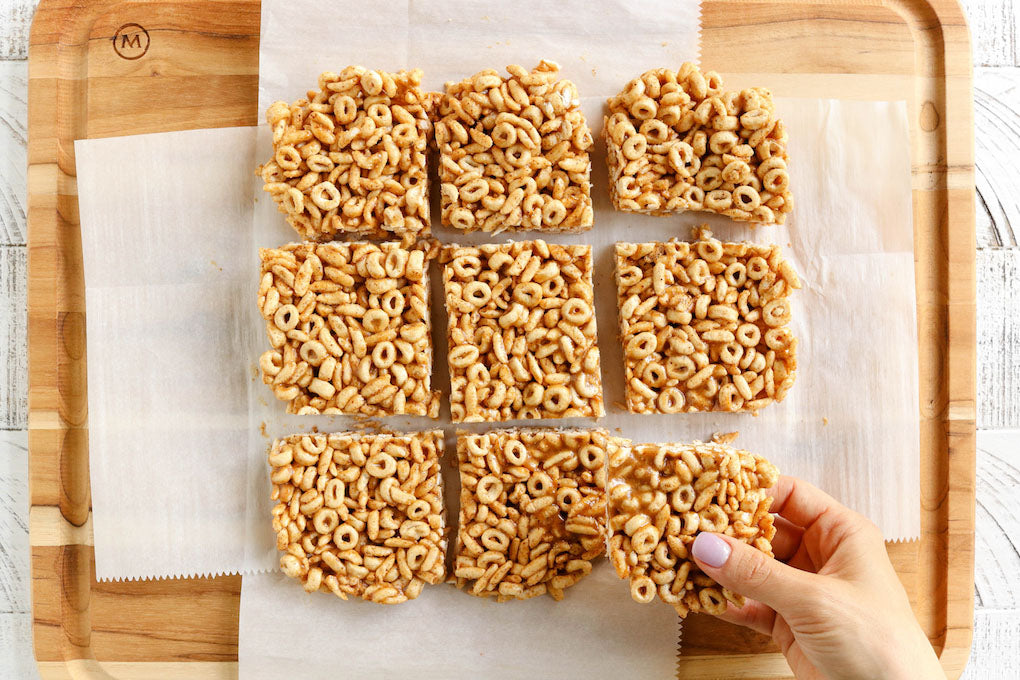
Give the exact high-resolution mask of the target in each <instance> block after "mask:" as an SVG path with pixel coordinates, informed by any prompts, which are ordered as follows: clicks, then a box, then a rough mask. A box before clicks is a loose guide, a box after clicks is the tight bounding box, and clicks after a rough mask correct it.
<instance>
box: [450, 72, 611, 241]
mask: <svg viewBox="0 0 1020 680" xmlns="http://www.w3.org/2000/svg"><path fill="white" fill-rule="evenodd" d="M506 70H507V72H509V74H510V76H509V77H508V78H503V77H501V76H500V75H499V73H498V72H497V71H494V70H491V69H490V70H487V71H481V72H479V73H477V74H475V75H474V76H472V77H471V78H468V79H466V80H463V81H461V82H459V83H448V84H447V85H446V93H445V94H444V95H443V97H442V99H441V100H440V104H439V115H440V116H441V118H440V119H439V122H437V123H436V143H437V144H438V145H439V152H440V165H439V179H440V181H441V182H442V217H443V224H444V225H448V226H453V227H456V228H457V229H462V230H464V231H478V230H481V231H487V232H492V233H497V232H500V231H504V230H506V229H538V230H543V231H570V232H575V231H582V230H584V229H588V228H590V227H591V225H592V217H593V213H592V205H591V181H590V175H591V162H590V160H589V159H588V149H589V148H590V147H591V145H592V137H591V132H590V131H589V129H588V125H587V123H586V122H585V120H584V115H583V114H582V113H581V108H580V104H579V100H578V95H577V88H576V87H575V86H574V84H573V83H572V82H570V81H569V80H561V79H559V77H558V75H559V66H557V65H556V64H554V63H552V62H548V61H542V62H541V63H539V65H538V66H537V67H536V68H535V70H534V71H531V72H530V73H529V72H528V71H527V70H526V69H524V68H522V67H521V66H508V67H507V69H506Z"/></svg>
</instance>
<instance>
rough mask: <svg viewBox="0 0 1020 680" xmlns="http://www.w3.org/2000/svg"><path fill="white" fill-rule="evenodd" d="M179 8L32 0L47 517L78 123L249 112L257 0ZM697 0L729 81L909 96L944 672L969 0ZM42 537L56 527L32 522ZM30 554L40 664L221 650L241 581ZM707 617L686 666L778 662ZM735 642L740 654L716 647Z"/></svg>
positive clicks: (34, 248) (83, 486)
mask: <svg viewBox="0 0 1020 680" xmlns="http://www.w3.org/2000/svg"><path fill="white" fill-rule="evenodd" d="M185 5H186V6H184V7H182V5H181V4H180V3H171V2H169V0H151V1H149V2H140V3H118V2H116V1H115V0H110V1H108V2H101V3H100V2H96V3H81V2H78V1H77V0H46V1H45V2H44V3H43V4H42V5H41V6H40V9H39V11H38V16H37V19H36V21H35V23H34V25H33V29H32V37H31V43H32V45H31V48H30V52H31V57H30V66H29V75H30V82H29V116H30V120H31V125H30V135H29V162H30V164H31V165H30V170H29V173H28V178H29V179H28V183H29V192H30V193H29V202H28V206H29V210H28V212H29V223H30V225H31V233H30V247H29V309H30V311H29V317H28V324H29V334H30V336H31V337H32V344H31V356H30V372H31V379H32V386H31V395H30V417H29V429H30V432H29V448H30V452H31V475H32V503H33V506H36V507H43V506H49V508H48V509H47V510H46V511H45V512H42V513H37V514H36V515H34V516H37V517H39V518H46V517H52V518H58V517H59V519H55V521H57V522H64V523H66V524H69V525H71V526H72V527H86V526H87V521H88V517H89V512H88V510H89V508H88V505H89V504H88V477H87V446H86V442H87V437H86V431H85V429H84V428H85V427H86V425H87V413H86V409H85V384H84V366H85V356H84V348H85V345H84V331H83V324H82V319H83V315H84V312H85V310H84V303H83V294H82V277H81V253H80V242H79V239H78V232H77V223H78V216H77V202H76V186H75V181H74V163H73V147H72V145H71V140H73V139H75V138H80V137H86V136H102V135H109V134H127V133H136V132H148V131H156V130H165V129H181V128H187V127H215V126H225V125H239V124H250V123H252V122H254V119H255V112H254V99H255V86H256V81H257V45H258V41H257V33H258V3H257V2H253V1H252V0H232V1H231V0H223V1H220V2H216V1H211V2H187V3H185ZM738 7H739V11H737V8H738ZM704 8H705V15H704V25H703V28H704V33H703V42H704V58H705V60H706V61H707V62H710V63H712V64H713V66H714V67H715V68H717V69H718V70H720V71H722V72H724V73H726V74H727V77H730V76H732V78H733V82H735V83H737V84H739V83H740V82H763V81H765V82H769V83H770V84H772V83H773V82H774V83H776V89H777V91H781V93H782V94H784V95H795V96H796V95H800V96H841V95H842V94H844V93H852V95H850V96H859V97H863V96H868V95H870V96H872V97H877V98H890V99H891V98H902V97H907V99H908V103H909V110H910V112H911V117H912V120H913V121H915V125H914V126H913V131H912V150H913V169H914V189H915V190H914V204H915V241H916V245H915V252H916V254H917V267H916V270H917V291H918V324H919V336H920V340H921V352H920V356H921V365H920V377H921V387H922V390H923V392H922V417H921V439H922V451H923V457H922V469H921V475H922V527H923V536H922V540H921V541H918V542H914V543H906V544H898V545H895V546H891V547H890V551H891V553H892V554H893V558H894V561H895V563H896V565H897V568H898V570H899V573H900V577H901V579H903V581H904V583H905V585H906V586H907V588H908V590H909V591H910V592H911V593H912V594H913V602H914V604H915V608H916V612H917V614H918V617H919V619H920V621H921V622H922V625H923V627H924V629H925V630H926V632H927V634H928V636H929V638H930V639H931V640H932V642H933V644H934V645H935V647H936V649H937V650H939V651H940V652H941V655H942V660H943V663H944V665H945V667H946V669H947V671H948V672H949V674H950V675H951V676H952V677H956V676H957V675H958V674H959V673H960V672H961V670H962V668H963V664H964V662H965V661H966V658H967V653H968V649H969V644H970V634H971V626H972V623H973V609H972V598H973V591H972V589H971V587H970V583H972V581H973V571H972V570H973V562H972V555H973V543H972V542H973V526H974V510H973V494H974V471H973V465H974V420H975V393H974V392H975V384H974V380H975V370H974V364H975V359H974V351H975V343H976V338H975V330H974V315H975V299H974V290H975V287H974V246H973V244H974V231H973V214H974V191H973V186H974V180H973V155H972V154H973V145H972V132H971V131H972V129H973V127H972V123H973V118H972V109H971V106H972V105H971V94H970V88H971V68H970V56H969V45H968V43H967V34H966V29H965V26H964V23H963V18H962V15H961V14H960V12H959V8H958V7H957V6H956V5H955V4H954V3H952V2H949V1H948V0H931V2H925V1H924V0H886V2H884V3H880V2H878V0H875V1H874V2H868V1H864V2H860V3H855V4H849V3H828V2H815V3H812V2H801V1H798V0H770V1H760V2H750V3H748V2H740V3H736V2H734V1H726V0H712V1H710V2H706V3H705V5H704ZM815 19H817V21H815ZM129 21H135V22H138V23H141V24H143V25H145V26H146V28H147V29H148V30H149V31H150V32H151V33H152V34H153V35H158V36H159V38H160V40H159V41H158V43H155V44H154V46H153V47H152V48H151V49H150V53H149V54H148V55H147V56H146V58H145V59H140V60H137V61H130V62H127V61H124V60H120V59H118V58H116V57H115V55H113V53H112V49H111V45H110V42H109V38H110V37H111V35H112V32H113V31H114V30H116V28H117V27H118V26H120V25H122V24H123V23H127V22H129ZM210 26H214V27H215V30H214V31H210V30H208V27H210ZM762 26H768V30H769V34H770V36H772V37H774V38H775V45H776V46H777V47H776V48H775V49H770V50H768V51H767V52H766V53H764V54H762V53H761V51H754V50H748V49H747V48H746V46H747V45H748V44H755V41H756V39H757V37H759V36H760V34H761V30H762ZM915 69H916V70H915ZM210 93H213V94H214V95H215V96H214V97H211V94H210ZM154 102H156V103H158V104H159V106H158V107H156V108H155V110H154V107H153V103H154ZM43 521H45V519H43ZM32 526H33V534H32V538H33V543H35V541H34V539H35V535H36V532H35V531H34V527H35V524H34V523H33V525H32ZM47 531H49V533H47ZM38 533H39V534H40V535H43V534H45V535H47V536H51V537H52V536H63V535H65V534H62V533H60V529H56V531H55V532H54V531H50V530H49V529H47V528H46V527H45V526H43V527H40V530H39V532H38ZM75 533H76V532H75V531H70V532H67V533H66V535H69V536H70V535H74V534H75ZM78 533H80V532H78ZM45 542H47V543H52V539H47V540H46V541H45ZM32 554H33V566H32V568H33V594H34V605H35V609H34V614H35V635H36V650H37V654H38V655H39V657H40V659H41V660H42V661H45V662H51V663H53V664H56V663H58V662H61V661H65V662H66V661H72V662H73V663H74V664H75V665H74V666H64V667H61V666H57V665H50V664H47V665H45V666H44V668H46V669H50V670H48V671H47V672H51V671H52V672H53V674H54V677H64V676H61V675H60V673H61V672H63V671H64V670H68V671H69V672H70V671H73V672H77V674H78V675H79V676H81V677H92V676H94V675H95V672H94V670H95V660H97V659H98V660H100V661H103V662H107V661H117V662H124V663H130V662H133V661H141V660H148V661H152V662H159V663H163V662H174V663H176V662H187V661H197V660H201V661H212V662H220V661H222V662H230V661H232V660H233V659H234V658H236V626H237V621H236V616H237V602H238V591H239V588H238V586H239V579H237V578H236V577H234V578H219V579H205V580H181V581H160V582H144V583H116V584H109V583H104V584H99V583H96V582H95V578H94V572H93V569H92V550H91V547H89V546H87V545H59V546H54V545H33V548H32ZM715 625H716V624H715V623H714V622H711V621H706V622H704V623H699V622H697V621H692V622H691V625H690V626H689V627H688V629H687V630H686V631H685V640H687V641H688V642H689V643H690V644H691V649H696V650H698V654H697V655H696V656H694V657H692V658H693V661H692V664H696V665H697V666H698V668H699V669H700V671H699V672H703V676H704V677H713V676H715V677H719V676H720V675H721V676H726V677H737V676H738V675H739V676H740V677H763V676H773V677H774V676H776V675H780V676H781V675H782V674H784V673H785V670H784V669H782V668H781V667H780V666H778V665H777V664H778V663H781V660H780V661H777V657H776V656H775V655H774V654H769V655H751V654H746V651H747V649H748V648H749V645H750V647H751V648H754V643H751V642H747V641H744V640H742V639H740V638H735V637H733V636H734V635H735V633H733V632H732V631H727V630H724V629H719V628H714V627H713V626H715ZM738 648H740V649H742V650H743V652H744V654H743V656H739V657H737V658H733V659H731V658H730V657H731V655H732V653H733V652H734V651H736V650H737V649H738ZM79 660H81V661H79ZM758 660H760V665H756V662H757V661H758ZM119 668H120V669H121V670H122V672H123V673H130V674H131V675H130V676H128V675H122V677H141V676H140V675H135V673H141V672H142V670H141V668H140V667H135V666H132V667H128V666H126V665H125V666H120V667H119ZM225 668H226V667H225ZM150 676H151V673H150Z"/></svg>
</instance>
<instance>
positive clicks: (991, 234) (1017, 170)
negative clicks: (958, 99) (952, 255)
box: [974, 67, 1020, 248]
mask: <svg viewBox="0 0 1020 680" xmlns="http://www.w3.org/2000/svg"><path fill="white" fill-rule="evenodd" d="M974 122H975V126H976V128H975V134H974V138H975V139H974V146H975V154H976V157H977V164H978V170H977V173H976V177H975V180H976V182H977V192H978V218H977V229H978V246H979V247H983V248H984V247H1003V246H1005V247H1016V246H1017V236H1018V232H1020V201H1018V200H1017V196H1016V188H1017V187H1018V186H1020V166H1018V164H1017V160H1016V159H1017V158H1018V157H1020V68H1013V67H1010V68H982V69H976V70H975V73H974Z"/></svg>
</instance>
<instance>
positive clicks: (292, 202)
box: [280, 187, 305, 215]
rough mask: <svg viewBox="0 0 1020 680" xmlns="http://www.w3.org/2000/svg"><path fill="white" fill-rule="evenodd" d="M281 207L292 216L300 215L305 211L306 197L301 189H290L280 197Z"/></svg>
mask: <svg viewBox="0 0 1020 680" xmlns="http://www.w3.org/2000/svg"><path fill="white" fill-rule="evenodd" d="M280 207H282V208H283V209H284V211H286V212H288V213H290V214H291V215H296V214H300V213H302V212H304V209H305V195H304V194H303V193H301V191H300V190H299V189H296V188H294V187H288V188H287V190H286V191H285V192H283V195H282V196H281V197H280Z"/></svg>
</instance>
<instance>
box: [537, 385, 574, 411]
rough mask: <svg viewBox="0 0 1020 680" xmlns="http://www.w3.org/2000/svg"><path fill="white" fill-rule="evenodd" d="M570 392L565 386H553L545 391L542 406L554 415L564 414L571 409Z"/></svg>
mask: <svg viewBox="0 0 1020 680" xmlns="http://www.w3.org/2000/svg"><path fill="white" fill-rule="evenodd" d="M571 401H572V398H571V396H570V390H569V389H568V388H567V387H565V386H564V385H553V386H552V387H549V388H548V389H546V391H545V396H544V397H543V398H542V406H543V407H545V409H546V410H547V411H550V412H552V413H562V412H564V411H566V410H567V409H568V408H569V407H570V402H571Z"/></svg>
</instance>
